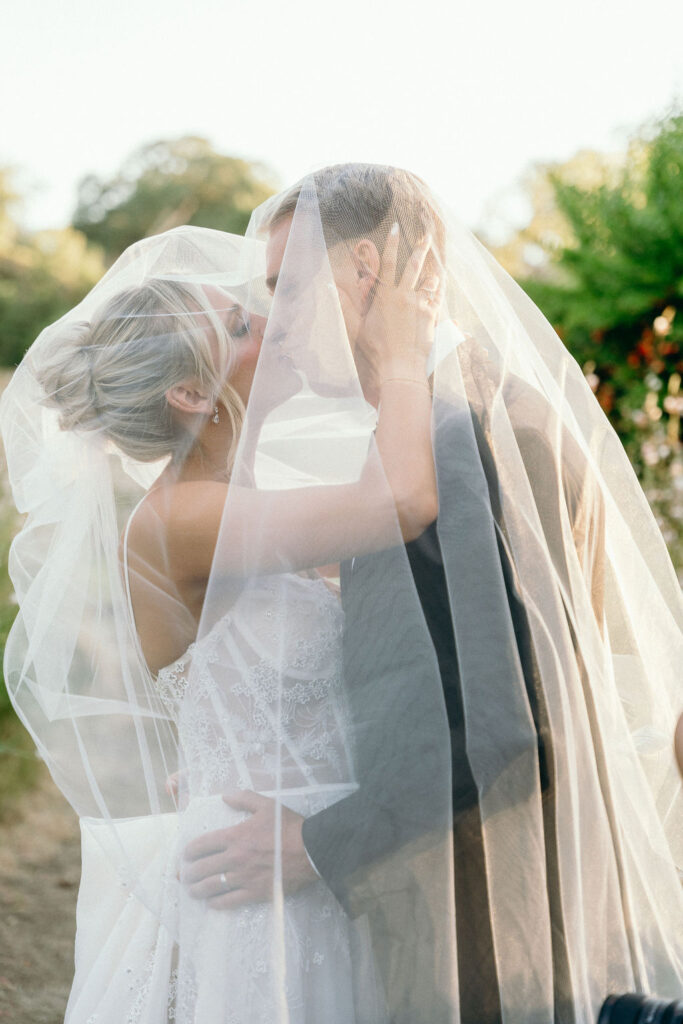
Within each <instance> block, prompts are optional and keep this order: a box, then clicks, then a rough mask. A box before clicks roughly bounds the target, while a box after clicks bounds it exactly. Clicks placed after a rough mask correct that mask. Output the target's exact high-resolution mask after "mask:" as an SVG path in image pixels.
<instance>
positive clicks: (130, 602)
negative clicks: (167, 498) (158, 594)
mask: <svg viewBox="0 0 683 1024" xmlns="http://www.w3.org/2000/svg"><path fill="white" fill-rule="evenodd" d="M152 490H156V488H152ZM151 493H152V491H147V492H146V493H145V494H143V495H142V497H141V498H140V500H139V502H138V503H137V505H136V506H135V508H134V509H133V511H132V512H131V514H130V515H129V516H128V522H127V523H126V528H125V530H124V531H123V582H124V584H125V587H126V598H127V599H128V611H129V612H130V618H131V622H132V623H133V629H136V627H135V612H134V611H133V597H132V595H131V592H130V576H129V573H128V534H129V533H130V524H131V523H132V522H133V516H134V515H135V513H136V512H137V511H138V509H139V508H140V506H141V505H142V503H143V501H144V500H145V498H147V497H148V495H150V494H151Z"/></svg>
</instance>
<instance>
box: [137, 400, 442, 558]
mask: <svg viewBox="0 0 683 1024" xmlns="http://www.w3.org/2000/svg"><path fill="white" fill-rule="evenodd" d="M430 421H431V399H430V394H429V391H428V389H427V387H426V381H425V386H420V385H418V384H409V383H406V382H405V381H403V380H396V381H394V380H392V381H387V382H386V383H385V384H384V385H383V387H382V397H381V406H380V416H379V423H378V427H377V433H376V445H377V451H378V453H379V456H380V460H381V465H380V463H379V461H378V459H377V457H376V455H375V454H372V455H371V456H370V457H369V459H368V462H367V463H366V466H365V468H364V470H363V473H362V475H361V478H360V480H359V481H358V482H356V483H351V484H339V485H326V486H319V487H302V488H296V489H295V490H290V491H259V490H252V489H250V488H244V487H237V486H234V487H231V488H230V487H229V486H228V485H226V484H221V483H213V482H209V481H207V482H196V483H182V484H177V485H175V486H173V487H172V488H171V489H170V491H169V492H168V493H167V494H166V495H165V499H162V500H163V511H162V509H161V508H160V502H159V501H157V502H156V503H155V504H156V505H157V511H158V512H161V514H162V519H163V522H164V527H165V533H166V543H167V545H168V553H169V556H170V559H171V563H172V566H173V575H174V576H175V577H176V578H197V577H201V576H205V575H206V576H208V574H209V571H210V569H211V565H212V563H213V558H214V554H215V552H216V543H217V540H218V536H219V531H220V527H221V522H222V520H223V516H224V515H225V526H224V529H223V534H224V538H225V540H223V541H221V543H220V546H219V551H218V563H217V565H216V566H215V568H217V569H218V570H219V571H222V572H224V573H228V574H233V573H234V574H237V575H241V574H243V573H248V572H271V571H272V572H276V571H282V570H291V569H300V568H305V567H312V566H316V565H324V564H327V563H330V562H338V561H342V560H343V559H345V558H349V557H351V556H352V555H361V554H366V553H367V552H370V551H375V550H379V549H381V548H382V547H386V546H389V545H391V544H392V543H396V542H397V541H398V540H399V530H400V536H401V537H402V539H403V540H404V541H409V540H413V539H414V538H415V537H418V536H419V535H420V534H421V533H422V532H423V531H424V530H425V529H426V527H427V526H428V525H429V523H431V522H433V520H434V519H435V518H436V515H437V511H438V505H437V495H436V479H435V474H434V463H433V457H432V447H431V425H430ZM226 503H227V507H226Z"/></svg>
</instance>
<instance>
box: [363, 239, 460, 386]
mask: <svg viewBox="0 0 683 1024" xmlns="http://www.w3.org/2000/svg"><path fill="white" fill-rule="evenodd" d="M398 245H399V232H398V224H394V227H393V228H392V229H391V231H390V232H389V236H388V237H387V241H386V245H385V247H384V252H383V254H382V261H381V266H380V272H379V277H378V279H377V282H376V285H375V293H374V298H373V300H372V303H371V305H370V308H369V310H368V312H367V313H366V315H365V318H364V320H363V325H362V328H361V331H360V334H359V337H358V343H357V344H358V348H359V349H360V352H361V353H362V356H363V358H364V359H365V360H366V362H367V363H369V364H370V366H371V367H372V370H373V373H374V376H375V379H376V380H377V382H378V383H381V382H382V381H383V380H387V379H389V378H391V377H409V378H414V379H417V380H424V379H426V363H427V358H428V356H429V353H430V351H431V348H432V345H433V342H434V331H435V328H436V322H437V317H438V313H439V307H440V304H441V293H440V283H439V278H438V277H436V275H429V276H427V277H423V272H424V266H425V261H426V259H427V256H428V254H429V251H430V249H431V245H432V240H431V236H429V235H427V236H425V238H423V239H422V241H421V242H420V243H419V244H418V245H417V246H416V247H415V249H414V250H413V252H412V253H411V255H410V257H409V259H408V262H407V264H406V267H405V270H404V271H403V275H402V277H401V280H400V281H399V283H398V284H396V283H395V281H396V263H397V257H398ZM418 284H419V287H418Z"/></svg>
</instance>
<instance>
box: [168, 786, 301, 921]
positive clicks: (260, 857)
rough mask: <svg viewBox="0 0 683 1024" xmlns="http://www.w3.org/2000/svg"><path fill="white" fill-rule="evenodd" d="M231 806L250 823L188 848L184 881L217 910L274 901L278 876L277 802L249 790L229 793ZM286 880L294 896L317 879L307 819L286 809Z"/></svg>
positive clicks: (227, 799)
mask: <svg viewBox="0 0 683 1024" xmlns="http://www.w3.org/2000/svg"><path fill="white" fill-rule="evenodd" d="M223 799H224V801H225V802H226V804H228V805H229V806H230V807H233V808H235V809H236V810H240V811H249V812H250V817H249V818H247V820H246V821H243V822H241V823H240V824H239V825H233V826H231V827H230V828H223V829H217V830H216V831H215V832H207V833H206V835H201V836H199V837H198V838H197V839H193V840H192V842H190V843H188V845H187V846H186V847H185V854H184V859H185V864H184V866H183V868H182V870H181V881H182V882H183V883H184V884H185V885H187V887H188V892H189V894H190V896H192V897H193V898H194V899H198V900H206V902H207V903H208V905H209V906H210V907H213V908H214V909H215V910H232V909H233V908H234V907H241V906H244V905H245V904H247V903H265V902H268V901H270V900H272V898H273V878H274V874H275V829H276V825H275V811H276V805H275V801H274V800H271V799H270V798H269V797H265V796H261V795H260V794H259V793H253V792H251V791H249V790H245V791H235V792H231V793H227V794H225V795H224V797H223ZM281 815H282V828H281V837H282V843H281V853H282V880H283V888H284V891H285V892H295V891H296V890H297V889H301V888H302V886H304V885H308V884H309V883H310V882H314V881H315V880H316V878H317V877H318V876H317V875H316V872H315V870H314V869H313V867H312V866H311V863H310V861H309V859H308V857H307V855H306V849H305V847H304V844H303V840H302V838H301V826H302V825H303V821H304V819H303V818H302V817H301V815H300V814H296V813H295V812H294V811H291V810H290V809H289V808H288V807H282V808H281Z"/></svg>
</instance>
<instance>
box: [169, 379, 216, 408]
mask: <svg viewBox="0 0 683 1024" xmlns="http://www.w3.org/2000/svg"><path fill="white" fill-rule="evenodd" d="M166 401H167V402H168V404H169V405H170V406H171V408H172V409H176V410H177V411H178V412H182V413H185V414H186V415H191V416H196V415H198V414H199V415H204V416H208V415H210V413H212V412H213V407H214V402H213V401H212V399H211V396H210V395H209V394H208V392H207V391H206V389H205V388H204V387H202V385H201V384H200V383H199V381H196V380H183V381H180V383H178V384H174V385H173V387H172V388H169V389H168V391H167V392H166Z"/></svg>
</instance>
